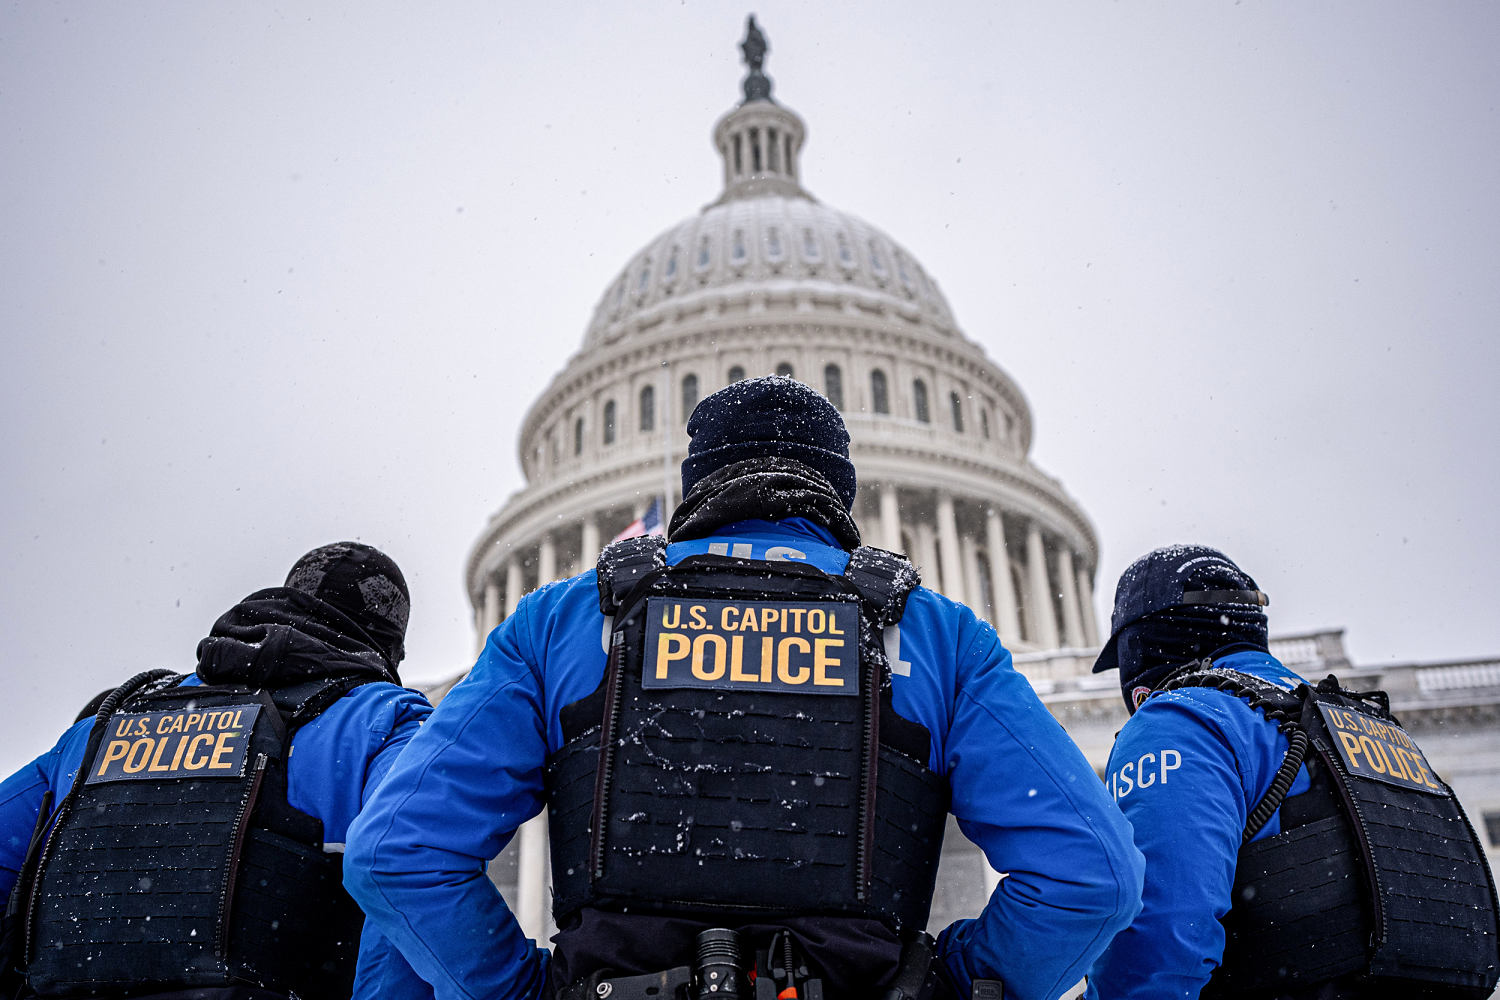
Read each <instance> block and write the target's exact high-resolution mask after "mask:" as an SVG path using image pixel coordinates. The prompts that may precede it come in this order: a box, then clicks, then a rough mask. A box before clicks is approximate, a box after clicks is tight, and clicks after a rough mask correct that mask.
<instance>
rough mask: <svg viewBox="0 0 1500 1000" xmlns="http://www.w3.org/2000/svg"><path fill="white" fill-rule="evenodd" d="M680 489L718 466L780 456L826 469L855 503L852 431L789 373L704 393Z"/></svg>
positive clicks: (848, 503) (691, 423)
mask: <svg viewBox="0 0 1500 1000" xmlns="http://www.w3.org/2000/svg"><path fill="white" fill-rule="evenodd" d="M687 432H688V437H689V438H690V439H691V440H690V441H689V442H688V456H687V459H686V460H684V461H683V463H682V493H683V495H684V496H686V495H687V494H688V492H689V491H691V490H692V488H693V485H694V484H695V483H697V482H698V480H700V479H702V478H703V477H704V476H706V475H708V474H709V473H710V472H713V471H714V470H715V469H720V468H723V467H724V466H726V465H729V464H730V463H732V462H740V461H744V460H745V459H748V458H760V457H764V456H770V455H781V456H784V457H786V458H791V459H795V460H796V461H798V462H801V463H802V464H804V465H807V466H810V467H812V468H813V469H816V470H817V471H818V472H820V473H822V474H823V476H825V477H826V478H827V479H828V482H829V483H830V484H831V485H832V486H833V488H834V491H835V492H837V493H838V495H839V498H840V499H841V500H843V502H844V506H845V507H846V508H851V509H852V508H853V507H854V488H855V476H854V464H853V463H852V462H850V461H849V431H848V428H846V427H845V426H844V418H843V417H841V416H840V415H839V411H838V410H837V409H836V408H835V407H834V406H833V404H832V403H830V402H828V400H826V399H824V398H823V397H822V396H820V395H819V394H818V393H817V391H816V390H814V389H812V388H811V387H809V386H807V385H805V384H803V383H801V382H798V381H797V380H796V379H794V378H790V377H788V376H785V375H767V376H765V377H763V378H752V379H745V380H744V381H741V382H736V383H734V384H733V385H730V386H726V387H725V388H723V389H720V390H719V391H718V392H716V393H713V394H712V395H709V396H705V397H704V398H703V401H702V402H700V403H699V404H698V406H697V408H696V409H694V410H693V415H692V416H691V417H689V418H688V423H687Z"/></svg>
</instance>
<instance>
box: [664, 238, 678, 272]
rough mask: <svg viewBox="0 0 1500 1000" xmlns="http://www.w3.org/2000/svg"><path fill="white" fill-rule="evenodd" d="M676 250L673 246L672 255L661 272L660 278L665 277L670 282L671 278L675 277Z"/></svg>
mask: <svg viewBox="0 0 1500 1000" xmlns="http://www.w3.org/2000/svg"><path fill="white" fill-rule="evenodd" d="M677 250H678V248H677V246H676V245H673V247H672V255H671V256H670V257H668V258H667V269H666V270H665V271H663V272H662V276H663V277H665V278H666V279H667V280H668V281H671V280H672V279H673V278H675V277H677Z"/></svg>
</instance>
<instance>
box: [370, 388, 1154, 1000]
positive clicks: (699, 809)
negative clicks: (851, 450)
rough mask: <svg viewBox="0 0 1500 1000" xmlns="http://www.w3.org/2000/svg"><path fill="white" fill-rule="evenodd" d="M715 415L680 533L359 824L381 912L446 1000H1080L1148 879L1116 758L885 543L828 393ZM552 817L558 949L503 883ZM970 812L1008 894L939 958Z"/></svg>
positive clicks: (456, 712) (504, 685) (522, 668)
mask: <svg viewBox="0 0 1500 1000" xmlns="http://www.w3.org/2000/svg"><path fill="white" fill-rule="evenodd" d="M687 429H688V433H689V435H690V436H691V443H690V445H689V449H688V457H687V460H686V461H685V462H684V463H683V466H682V485H683V491H684V499H683V502H682V505H681V506H680V507H679V508H678V509H677V511H676V513H675V515H674V516H673V518H672V521H671V526H670V531H669V539H670V545H667V544H666V543H665V542H663V541H662V540H661V539H659V538H650V537H647V538H644V539H630V540H627V541H624V542H616V543H614V544H612V545H611V546H609V547H608V548H607V549H606V550H605V552H604V554H603V555H602V557H601V558H600V561H599V565H598V567H597V569H591V570H589V571H588V572H585V573H583V574H580V575H579V576H576V577H574V578H572V579H570V580H566V581H562V582H559V583H555V584H551V585H548V586H546V587H543V588H541V589H539V590H538V591H536V592H534V593H532V594H530V595H528V596H527V597H526V598H525V599H523V600H522V601H521V602H520V604H519V605H518V607H517V608H516V611H515V613H514V614H512V615H511V616H510V617H509V618H507V619H506V621H505V622H504V623H502V624H501V625H500V626H499V627H498V628H497V629H496V630H495V631H493V632H492V633H491V634H490V636H489V640H488V642H487V644H486V646H485V649H484V652H483V653H482V654H481V656H480V658H479V661H478V663H477V664H476V665H475V667H474V670H473V672H472V673H471V674H470V675H469V677H468V678H467V679H465V680H464V681H463V682H462V683H460V684H459V685H458V686H457V687H455V688H454V689H453V691H452V692H451V693H450V694H449V695H448V696H447V698H446V699H444V701H443V702H442V704H441V705H440V706H439V707H438V708H437V710H436V711H435V712H434V714H433V717H432V719H431V721H429V722H428V724H427V725H426V726H425V727H424V728H423V730H422V732H421V733H420V734H418V736H417V737H416V738H415V739H414V740H413V741H412V743H411V745H410V746H409V747H408V748H407V750H406V752H405V753H404V754H402V757H401V760H400V761H398V762H397V764H396V767H395V769H394V770H393V771H392V773H391V776H390V778H389V780H388V781H387V782H386V783H385V784H383V785H382V786H381V788H380V789H379V790H378V791H377V792H376V794H375V796H374V797H373V798H372V800H371V802H370V804H369V807H368V808H367V809H366V810H365V812H364V813H362V814H361V816H360V818H359V820H358V821H357V822H356V823H355V826H354V828H353V830H352V831H351V833H350V848H349V849H350V854H349V857H348V864H347V866H346V873H347V874H346V881H347V884H348V885H349V886H350V889H351V891H352V892H353V893H354V895H355V898H356V899H358V900H359V901H360V903H361V904H362V905H363V906H364V907H365V910H366V912H367V913H369V914H370V916H371V918H372V919H373V920H375V921H377V922H378V923H379V924H380V926H381V928H382V930H384V931H385V933H386V934H388V935H389V936H390V937H391V938H392V939H393V940H394V941H395V942H396V943H397V945H398V946H399V947H400V948H401V949H402V950H403V951H404V952H405V953H406V955H407V957H408V958H409V959H410V961H411V963H412V964H413V965H414V966H415V967H416V969H417V971H418V972H419V973H421V975H422V976H423V977H424V978H425V979H427V980H429V981H430V982H432V983H433V984H434V986H435V987H436V992H437V995H438V996H439V997H442V998H460V997H465V998H467V997H486V998H490V1000H502V998H522V997H525V998H531V997H539V996H544V995H551V996H556V997H560V998H566V1000H572V998H578V997H584V996H588V997H593V998H598V997H610V998H612V1000H633V998H639V997H658V998H661V1000H667V998H669V997H673V996H674V995H675V996H676V997H682V996H686V995H692V996H699V997H707V996H740V997H742V998H751V997H753V998H762V997H767V996H771V997H775V996H800V997H802V998H804V1000H809V998H816V997H829V998H848V997H860V998H865V997H871V998H876V997H889V998H916V997H927V996H941V995H945V991H950V990H951V991H953V992H956V993H957V994H958V995H960V996H962V997H965V998H967V997H969V996H970V992H971V987H974V984H975V983H976V982H977V984H978V986H977V992H976V994H975V995H978V996H987V997H988V996H999V992H998V990H999V989H1001V988H1002V984H1003V989H1004V991H1005V994H1004V995H1005V996H1006V997H1014V998H1019V1000H1042V998H1046V997H1055V996H1057V995H1059V994H1060V993H1061V992H1063V991H1064V990H1066V989H1067V988H1068V986H1070V985H1071V984H1072V983H1074V982H1076V981H1077V980H1078V979H1079V978H1081V976H1082V973H1083V971H1084V970H1085V969H1086V968H1087V966H1088V964H1089V963H1090V962H1091V961H1092V960H1093V959H1094V958H1095V957H1096V956H1097V955H1098V954H1099V952H1100V951H1101V950H1102V948H1103V947H1104V944H1105V943H1106V942H1107V941H1108V940H1109V939H1110V937H1111V936H1113V935H1114V933H1115V932H1116V931H1117V930H1119V929H1120V928H1121V927H1123V926H1125V924H1126V923H1128V921H1129V920H1130V918H1131V917H1132V916H1133V915H1134V913H1135V911H1136V909H1137V906H1138V897H1139V892H1140V877H1141V868H1140V858H1139V855H1138V854H1137V853H1136V851H1135V849H1134V848H1133V847H1132V846H1131V845H1130V842H1129V830H1128V828H1127V827H1126V824H1125V823H1124V820H1123V819H1122V817H1121V816H1120V815H1119V812H1118V810H1116V809H1115V808H1114V806H1113V804H1112V803H1111V802H1110V800H1109V796H1108V795H1107V793H1106V792H1105V791H1104V789H1103V787H1102V786H1101V785H1100V783H1099V781H1098V779H1097V777H1096V776H1095V775H1094V773H1093V772H1092V771H1091V770H1090V768H1089V765H1088V763H1087V762H1086V761H1085V759H1084V758H1083V756H1082V754H1081V753H1080V752H1079V751H1078V749H1077V747H1076V746H1075V745H1074V744H1073V743H1072V741H1071V740H1070V739H1069V738H1068V736H1067V734H1066V733H1064V731H1063V730H1062V728H1061V727H1060V726H1059V725H1058V724H1057V723H1056V722H1055V721H1054V720H1053V718H1052V716H1051V715H1050V714H1048V712H1047V710H1046V709H1045V708H1044V707H1043V706H1042V704H1041V702H1040V701H1039V700H1038V699H1037V697H1036V695H1035V694H1034V693H1033V692H1032V690H1031V687H1030V686H1029V685H1028V684H1027V682H1026V680H1025V679H1024V678H1023V677H1022V676H1021V675H1020V674H1019V673H1017V672H1016V671H1015V670H1014V669H1013V668H1012V665H1011V660H1010V654H1009V653H1008V652H1006V650H1005V649H1004V648H1002V647H1001V645H1000V642H999V640H998V639H997V638H996V635H995V632H994V631H993V630H992V629H991V628H990V626H989V625H987V624H985V623H984V622H982V621H980V620H979V619H978V618H976V617H975V615H974V613H973V612H972V611H970V610H969V609H968V608H966V607H964V606H963V605H960V604H956V603H954V602H952V601H949V600H947V599H945V598H943V597H942V596H940V595H938V594H936V593H934V592H933V591H931V590H927V589H925V588H923V587H920V586H917V578H916V574H915V571H914V570H913V569H912V567H911V565H910V564H909V563H907V562H906V560H905V559H903V558H901V557H899V556H895V555H893V554H891V553H885V552H881V551H879V550H874V549H867V548H861V547H860V545H859V531H858V529H857V528H856V527H855V524H854V521H853V519H852V518H851V516H850V508H851V507H852V505H853V503H854V497H855V472H854V467H853V465H852V464H851V463H850V461H849V458H848V443H849V437H848V433H847V431H846V430H845V428H844V423H843V420H842V418H841V417H840V416H839V413H838V411H837V410H836V409H834V408H833V406H831V405H830V404H829V403H828V402H827V401H826V400H825V399H823V398H822V397H821V396H819V395H818V394H817V393H816V392H814V391H813V390H811V389H809V388H808V387H807V386H805V385H803V384H801V383H799V382H796V381H794V380H792V379H790V378H782V377H768V378H759V379H752V380H749V381H743V382H738V383H736V384H734V385H731V386H729V387H728V388H726V389H723V390H721V391H719V392H717V393H714V394H713V395H711V396H709V397H707V398H705V399H704V400H703V401H702V402H701V403H700V404H699V405H698V407H697V408H696V410H695V411H694V413H693V415H692V417H691V419H690V420H689V421H688V428H687ZM601 637H602V641H601ZM544 805H546V806H547V807H548V808H549V810H550V817H551V819H550V823H549V830H550V836H551V838H552V865H553V883H554V892H555V896H554V907H553V910H554V915H555V917H556V919H557V925H558V928H559V930H558V933H557V936H556V937H555V938H553V942H554V945H555V947H554V949H553V950H552V952H551V954H550V956H549V955H548V953H547V952H545V951H543V950H541V949H539V948H537V947H536V946H535V945H534V943H532V942H530V941H528V940H527V939H526V938H525V937H524V935H523V934H522V932H521V929H520V927H519V925H518V924H517V922H516V920H515V918H514V916H513V915H512V914H511V912H510V910H509V909H508V908H507V906H506V904H505V901H504V900H503V899H502V898H501V897H500V895H499V894H498V893H497V892H496V891H495V888H494V886H493V885H492V884H491V883H490V882H489V881H488V880H487V879H486V878H485V877H484V864H485V860H486V859H488V858H491V857H493V856H494V855H495V854H496V853H497V852H499V851H500V849H501V848H503V847H504V846H505V844H506V843H507V841H508V840H509V839H510V837H511V835H512V834H513V833H514V832H515V831H516V829H517V828H518V827H519V826H520V825H521V824H522V823H523V822H524V821H525V820H527V819H528V818H530V817H532V816H534V815H536V814H537V812H538V811H539V810H541V809H542V807H543V806H544ZM950 810H951V812H952V813H953V814H954V815H955V816H957V818H958V822H959V825H960V827H961V828H962V829H963V831H964V832H965V834H966V835H967V836H968V837H969V838H970V839H972V840H973V841H974V842H975V843H976V844H978V845H979V846H980V847H981V848H982V849H983V851H984V853H985V855H986V857H987V858H988V860H989V863H990V864H991V865H992V866H994V868H995V869H996V870H998V871H1001V872H1005V873H1006V877H1005V878H1004V879H1003V880H1002V881H1001V882H1000V884H999V886H998V888H996V890H995V891H994V893H993V894H992V895H991V897H990V899H989V902H988V903H987V905H986V906H985V908H984V910H983V912H982V913H981V914H980V915H979V917H978V918H977V919H971V920H961V921H958V922H956V923H955V924H953V925H952V926H950V927H948V928H946V929H945V930H943V932H942V934H941V935H940V936H939V938H938V939H937V942H936V958H935V959H934V957H933V950H932V943H931V940H930V939H927V938H925V935H923V934H922V931H923V928H924V926H925V924H926V921H927V916H928V911H929V906H930V902H931V895H932V891H933V878H934V873H935V869H936V866H937V861H938V852H939V846H940V840H941V836H942V831H943V826H944V822H945V815H946V813H948V812H949V811H950ZM549 961H550V976H549ZM939 970H941V971H939ZM943 979H946V980H947V983H943V982H942V980H943ZM997 981H998V982H997ZM548 991H550V993H549V992H548Z"/></svg>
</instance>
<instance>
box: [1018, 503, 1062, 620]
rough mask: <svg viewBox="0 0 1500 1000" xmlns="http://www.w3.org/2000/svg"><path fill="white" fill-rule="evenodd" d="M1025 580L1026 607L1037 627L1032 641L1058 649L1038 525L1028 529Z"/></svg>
mask: <svg viewBox="0 0 1500 1000" xmlns="http://www.w3.org/2000/svg"><path fill="white" fill-rule="evenodd" d="M1026 576H1027V582H1028V584H1029V586H1028V587H1027V591H1028V593H1027V594H1026V603H1027V604H1028V605H1029V606H1030V608H1031V620H1032V622H1033V623H1034V624H1035V625H1036V634H1035V635H1034V636H1033V637H1032V638H1033V639H1034V640H1035V641H1036V645H1037V647H1038V648H1039V649H1057V648H1058V647H1059V646H1060V645H1061V644H1062V642H1061V639H1060V638H1059V636H1058V634H1057V612H1055V611H1054V610H1053V608H1052V585H1051V584H1050V583H1049V582H1048V581H1047V551H1046V548H1045V547H1044V546H1043V545H1042V529H1041V528H1040V527H1039V526H1038V525H1037V523H1036V522H1035V521H1032V522H1031V524H1029V525H1028V526H1027V528H1026Z"/></svg>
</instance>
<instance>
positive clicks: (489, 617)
mask: <svg viewBox="0 0 1500 1000" xmlns="http://www.w3.org/2000/svg"><path fill="white" fill-rule="evenodd" d="M499 624H500V582H499V581H498V580H496V579H495V578H494V577H490V579H489V581H488V582H487V583H486V584H485V585H484V631H485V634H489V632H490V630H491V629H493V628H494V627H495V626H496V625H499Z"/></svg>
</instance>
